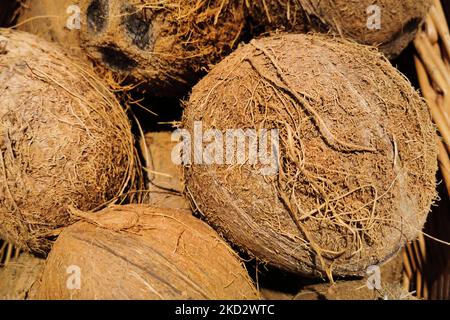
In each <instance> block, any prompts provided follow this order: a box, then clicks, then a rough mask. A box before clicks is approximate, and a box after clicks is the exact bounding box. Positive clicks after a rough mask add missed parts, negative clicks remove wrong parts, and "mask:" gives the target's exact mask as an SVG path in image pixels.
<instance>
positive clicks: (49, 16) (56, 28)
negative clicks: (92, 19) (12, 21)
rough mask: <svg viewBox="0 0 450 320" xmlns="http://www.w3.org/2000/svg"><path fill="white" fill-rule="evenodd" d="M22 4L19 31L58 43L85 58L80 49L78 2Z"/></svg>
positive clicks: (30, 1)
mask: <svg viewBox="0 0 450 320" xmlns="http://www.w3.org/2000/svg"><path fill="white" fill-rule="evenodd" d="M22 2H23V5H22V9H21V10H20V18H19V21H18V23H17V25H18V29H19V30H22V31H26V32H29V33H33V34H36V35H38V36H40V37H42V38H43V39H46V40H48V41H52V42H56V43H58V44H59V45H61V46H62V47H64V49H65V50H66V51H68V52H70V53H71V54H73V55H75V56H77V57H83V56H84V54H83V52H82V50H81V47H80V29H78V27H77V25H76V19H78V17H79V18H80V19H81V11H79V10H78V9H79V8H80V7H79V6H78V5H77V2H78V1H73V0H57V1H55V0H22ZM77 14H78V17H77ZM80 22H82V21H80ZM80 27H81V24H80Z"/></svg>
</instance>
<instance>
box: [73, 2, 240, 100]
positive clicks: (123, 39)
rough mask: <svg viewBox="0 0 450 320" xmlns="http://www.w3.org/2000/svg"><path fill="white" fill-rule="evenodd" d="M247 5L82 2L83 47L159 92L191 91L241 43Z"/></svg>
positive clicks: (178, 93)
mask: <svg viewBox="0 0 450 320" xmlns="http://www.w3.org/2000/svg"><path fill="white" fill-rule="evenodd" d="M244 8H245V6H244V3H243V0H225V1H222V0H220V1H218V0H213V1H204V0H201V1H197V0H169V1H164V2H161V1H157V0H145V1H141V0H127V1H123V0H109V1H106V0H81V11H82V14H83V21H86V25H85V26H84V27H83V28H82V29H81V38H82V45H83V47H84V49H85V50H86V52H87V53H88V54H89V56H90V57H91V58H93V59H94V60H95V61H97V62H99V63H101V64H102V65H104V66H107V67H108V68H110V69H111V70H113V71H115V72H116V73H117V74H119V75H122V76H127V77H129V78H131V79H133V80H134V82H135V83H140V84H142V85H143V86H144V87H145V88H146V90H147V91H150V92H151V93H153V94H156V95H163V96H170V95H180V94H185V93H186V92H187V91H188V90H189V89H190V86H191V85H192V83H193V82H194V81H195V80H196V79H197V78H198V77H199V75H200V74H201V73H202V69H204V68H207V67H208V66H209V64H211V63H215V62H217V61H218V60H220V59H221V58H222V57H223V56H225V55H226V54H228V53H229V52H230V51H231V50H232V49H234V48H235V47H236V46H237V44H238V42H239V39H240V36H241V33H242V29H243V28H244V24H245V15H244Z"/></svg>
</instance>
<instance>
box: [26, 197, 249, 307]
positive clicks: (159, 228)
mask: <svg viewBox="0 0 450 320" xmlns="http://www.w3.org/2000/svg"><path fill="white" fill-rule="evenodd" d="M76 214H77V215H79V216H80V215H81V216H83V219H85V220H84V221H80V222H77V223H75V224H74V225H72V226H70V227H68V228H67V229H65V230H64V231H63V232H62V234H61V235H60V237H59V238H58V240H57V241H56V243H55V245H54V247H53V250H52V252H51V253H50V255H49V257H48V260H47V262H46V265H45V269H44V272H43V276H42V279H41V281H40V283H39V285H38V287H37V290H36V296H34V297H33V298H37V299H107V300H109V299H113V300H115V299H138V300H141V299H145V300H147V299H151V300H157V299H257V298H258V294H257V291H256V289H255V288H254V286H253V284H252V282H251V280H250V278H249V276H248V274H247V272H246V270H245V268H244V267H243V264H242V262H241V261H240V260H239V258H238V257H237V256H236V254H235V253H234V252H233V251H232V249H231V248H230V247H229V246H228V245H227V244H226V243H225V242H224V241H223V240H222V239H220V237H219V235H217V234H216V233H215V232H214V230H212V229H211V228H210V227H209V226H208V225H206V224H205V223H203V222H202V221H200V220H198V219H196V218H194V217H193V216H192V215H191V214H190V212H189V211H182V210H176V209H157V208H153V207H150V206H145V205H128V206H115V207H112V208H109V209H105V210H103V211H101V212H99V213H97V214H83V213H81V212H78V213H76ZM69 267H71V268H72V269H73V270H75V267H77V268H79V269H78V270H79V271H80V273H79V275H80V279H81V282H80V283H79V284H80V289H78V290H71V289H69V288H68V286H67V283H68V273H67V270H68V268H69ZM75 283H76V282H75ZM69 287H70V286H69ZM72 288H73V287H72Z"/></svg>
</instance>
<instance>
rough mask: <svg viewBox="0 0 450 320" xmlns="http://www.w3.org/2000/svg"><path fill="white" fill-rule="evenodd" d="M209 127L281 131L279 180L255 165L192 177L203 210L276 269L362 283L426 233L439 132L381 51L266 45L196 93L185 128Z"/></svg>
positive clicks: (285, 42)
mask: <svg viewBox="0 0 450 320" xmlns="http://www.w3.org/2000/svg"><path fill="white" fill-rule="evenodd" d="M200 120H201V121H202V125H203V131H205V130H207V129H209V128H215V129H218V130H222V131H225V130H227V129H229V128H242V129H246V128H253V129H258V128H265V129H268V130H270V129H273V128H278V129H279V135H280V151H279V163H280V168H279V173H278V174H275V175H272V176H263V175H262V174H261V171H260V169H261V167H262V166H261V165H250V164H244V165H235V166H230V165H195V164H192V165H190V166H186V168H185V180H186V186H187V193H188V195H189V196H190V197H191V198H192V199H193V202H194V203H195V204H196V205H197V207H198V210H199V211H200V212H201V213H202V214H203V215H204V216H205V217H206V219H207V220H208V221H209V222H210V223H211V224H212V225H213V226H215V227H216V228H217V229H218V230H219V231H220V233H222V234H223V235H224V236H225V237H226V238H227V239H229V240H230V241H231V242H233V243H235V244H237V245H239V246H240V247H241V248H242V249H243V250H245V251H246V252H248V253H249V254H250V255H252V256H255V257H257V258H258V259H260V260H262V261H264V262H267V263H269V264H272V265H274V266H277V267H279V268H282V269H284V270H287V271H291V272H294V273H299V274H302V275H306V276H324V275H325V274H326V275H328V277H329V278H332V276H333V275H340V276H350V275H354V276H356V275H359V276H362V275H364V274H365V272H366V269H367V267H368V266H370V265H378V264H382V263H383V262H385V261H386V260H388V259H389V258H390V257H392V256H393V255H395V254H396V253H397V252H398V251H399V249H400V248H401V247H402V246H403V245H404V244H405V243H406V242H408V241H411V240H413V239H414V238H416V237H417V235H418V234H419V233H420V230H421V229H422V227H423V224H424V222H425V220H426V217H427V213H428V211H429V209H430V206H431V204H432V201H433V199H434V197H435V194H436V191H435V173H436V169H437V160H436V158H437V146H436V132H435V128H434V126H433V124H432V122H431V119H430V114H429V112H428V110H427V107H426V105H425V103H424V101H423V100H422V99H421V98H420V97H419V95H418V94H417V92H416V91H415V90H414V89H413V88H412V87H411V85H410V83H409V82H408V81H407V80H406V78H404V77H403V76H402V75H401V74H400V73H399V72H398V71H397V70H396V69H395V68H393V67H392V65H391V64H390V63H389V62H388V61H387V60H386V59H385V58H384V57H383V56H382V55H381V54H380V53H378V52H377V51H376V50H373V49H371V48H369V47H365V46H362V45H358V44H356V43H353V42H349V41H346V40H342V39H333V38H332V37H328V36H325V35H314V34H310V35H294V34H292V35H283V36H275V37H269V38H264V39H260V40H254V41H252V42H251V43H250V44H249V45H246V46H243V47H241V48H240V49H238V50H237V51H235V52H234V53H233V54H232V55H230V56H229V57H228V58H226V59H225V60H224V61H222V62H221V63H219V64H218V65H217V66H216V67H215V68H214V69H213V70H212V71H211V72H210V74H209V75H208V76H207V77H205V78H203V79H202V80H201V81H200V82H199V84H198V85H196V86H195V87H194V89H193V92H192V95H191V97H190V100H189V103H188V104H187V106H186V109H185V114H184V119H183V127H185V128H187V129H188V130H189V131H190V132H191V134H192V129H193V123H194V121H200ZM247 145H248V144H247ZM245 159H248V155H247V156H246V158H245Z"/></svg>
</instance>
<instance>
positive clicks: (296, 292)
mask: <svg viewBox="0 0 450 320" xmlns="http://www.w3.org/2000/svg"><path fill="white" fill-rule="evenodd" d="M379 267H380V274H379V275H380V280H381V281H380V284H381V289H375V290H370V289H369V287H368V286H367V281H368V280H369V277H370V276H372V275H373V274H374V273H373V271H372V272H371V273H369V274H367V275H366V276H365V277H364V278H363V279H340V280H338V281H337V285H335V286H334V285H333V284H331V283H323V282H321V283H317V281H314V282H313V283H312V280H311V279H304V278H298V277H294V276H290V277H289V278H288V279H287V280H286V279H284V280H283V281H284V282H285V283H284V284H283V283H280V284H278V283H277V282H276V279H274V276H273V275H272V274H268V275H266V277H267V278H268V281H270V283H269V284H268V283H266V282H265V281H264V280H263V281H260V282H259V287H260V292H261V295H262V296H263V297H264V298H265V299H267V300H293V299H299V300H320V299H325V296H326V297H327V298H329V299H331V298H332V297H333V295H334V297H335V298H336V299H338V298H339V299H342V297H343V296H347V297H348V298H349V299H352V300H358V299H378V298H381V299H384V298H388V299H400V298H403V297H404V298H408V299H410V298H411V295H412V294H409V292H408V290H403V289H402V287H403V284H402V280H403V271H404V268H403V255H401V254H398V255H397V256H395V257H394V258H393V259H391V260H390V261H388V262H386V263H385V264H384V265H382V266H379ZM286 283H289V284H294V288H289V289H288V290H287V289H286ZM344 283H348V284H344ZM392 289H394V290H392ZM349 290H350V291H351V292H349ZM353 291H355V292H353ZM395 293H401V294H395ZM352 297H353V298H352Z"/></svg>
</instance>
